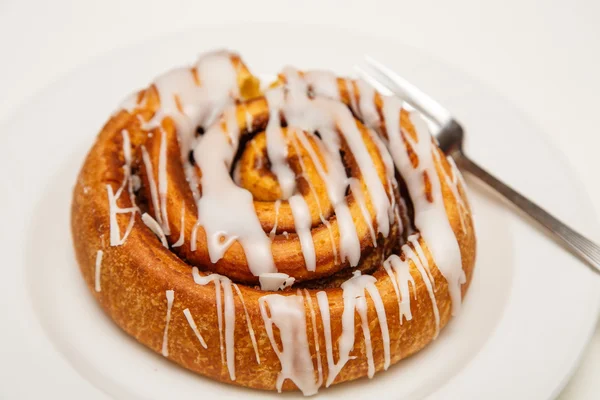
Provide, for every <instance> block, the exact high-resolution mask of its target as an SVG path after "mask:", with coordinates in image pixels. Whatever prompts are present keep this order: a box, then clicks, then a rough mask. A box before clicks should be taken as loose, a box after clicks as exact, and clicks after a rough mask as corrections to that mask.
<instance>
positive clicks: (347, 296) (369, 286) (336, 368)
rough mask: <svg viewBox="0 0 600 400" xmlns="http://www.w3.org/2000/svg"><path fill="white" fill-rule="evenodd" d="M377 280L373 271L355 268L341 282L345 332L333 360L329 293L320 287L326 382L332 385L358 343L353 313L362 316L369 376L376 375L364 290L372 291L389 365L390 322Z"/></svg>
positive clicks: (385, 364)
mask: <svg viewBox="0 0 600 400" xmlns="http://www.w3.org/2000/svg"><path fill="white" fill-rule="evenodd" d="M376 281H377V280H376V279H375V277H373V276H371V275H361V273H360V271H355V272H354V276H353V277H352V278H350V279H348V280H347V281H346V282H344V283H343V284H342V290H343V295H342V297H343V299H344V311H343V313H342V321H341V323H342V334H341V336H340V337H339V339H338V343H339V346H338V348H339V356H338V361H337V362H335V361H334V360H333V343H332V337H331V319H330V314H329V300H328V299H327V293H326V292H324V291H320V292H318V293H317V302H318V304H319V309H320V311H321V318H322V320H323V331H324V335H325V345H326V350H327V365H328V371H329V374H328V376H327V382H326V386H327V387H329V385H331V383H333V381H334V380H335V378H336V377H337V375H338V374H339V373H340V371H341V370H342V368H343V367H344V365H346V363H347V362H348V361H349V360H350V359H351V356H350V352H351V351H352V349H353V348H354V345H355V332H354V313H355V312H358V314H359V316H360V318H361V326H362V329H363V333H364V338H365V350H366V353H367V363H368V376H369V378H372V377H373V374H374V373H375V366H374V362H373V351H372V347H371V336H370V330H369V323H368V320H367V303H366V298H365V290H366V291H367V292H368V293H369V296H370V297H371V300H372V301H373V304H374V306H375V311H376V313H377V319H378V320H379V326H380V328H381V334H382V342H383V354H384V366H383V367H384V369H387V368H388V367H389V365H390V336H389V330H388V325H387V317H386V315H385V308H384V305H383V301H382V300H381V296H380V294H379V291H378V290H377V286H376V285H375V282H376Z"/></svg>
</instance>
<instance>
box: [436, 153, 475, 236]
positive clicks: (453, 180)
mask: <svg viewBox="0 0 600 400" xmlns="http://www.w3.org/2000/svg"><path fill="white" fill-rule="evenodd" d="M433 155H434V158H435V161H436V162H437V163H439V164H441V159H440V155H439V154H438V152H437V151H435V150H433ZM446 159H447V160H448V164H450V172H449V173H446V170H445V169H444V168H443V167H442V168H441V169H442V175H443V176H444V180H445V181H446V186H448V188H449V189H450V191H451V192H452V196H453V197H454V201H456V208H457V210H458V218H459V220H460V229H461V231H462V232H463V233H464V232H466V229H467V228H466V225H465V216H466V215H468V213H469V209H468V208H467V205H466V203H465V201H464V199H463V198H462V196H461V195H460V191H459V189H458V185H459V182H460V185H462V187H463V188H466V187H467V186H466V185H465V182H464V180H463V179H462V174H461V173H460V171H459V170H458V167H457V166H456V163H455V162H454V159H453V158H452V157H450V156H448V157H446Z"/></svg>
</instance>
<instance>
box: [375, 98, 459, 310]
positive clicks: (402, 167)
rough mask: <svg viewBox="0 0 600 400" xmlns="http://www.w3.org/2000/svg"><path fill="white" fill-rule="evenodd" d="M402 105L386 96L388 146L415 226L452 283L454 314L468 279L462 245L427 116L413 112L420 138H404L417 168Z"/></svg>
mask: <svg viewBox="0 0 600 400" xmlns="http://www.w3.org/2000/svg"><path fill="white" fill-rule="evenodd" d="M401 108H402V102H401V101H400V100H399V99H397V98H393V97H386V98H384V102H383V115H384V119H385V124H386V128H387V134H388V148H389V150H390V152H391V154H392V157H393V159H394V163H395V164H396V168H397V169H398V171H400V174H401V175H402V176H403V177H404V180H405V182H406V186H407V188H408V192H409V194H410V197H411V199H412V202H413V206H414V210H415V226H416V227H417V229H418V230H419V232H420V233H421V235H422V236H423V238H424V239H425V241H426V242H427V244H428V246H429V249H430V251H431V254H432V255H433V259H434V260H435V264H436V266H437V267H438V269H439V270H440V272H441V273H442V275H443V276H444V278H445V279H446V281H447V282H448V291H449V292H450V297H451V299H452V314H453V315H456V314H457V313H458V311H459V310H460V305H461V290H460V287H461V281H463V280H464V272H463V270H462V261H461V254H460V248H459V246H458V242H457V240H456V236H455V235H454V232H453V231H452V227H451V226H450V222H449V221H448V216H447V215H446V209H445V205H444V199H443V197H442V193H441V185H440V180H439V177H438V175H437V172H436V169H435V164H434V161H433V154H432V150H433V147H432V141H431V136H430V135H429V132H428V131H427V126H426V124H425V122H424V121H423V119H422V118H421V117H420V116H419V115H418V114H417V113H411V114H410V118H411V122H412V123H413V125H414V127H415V132H416V134H417V140H416V141H415V140H413V139H412V138H411V137H410V135H409V134H405V135H404V138H405V139H406V140H407V142H408V143H409V144H410V146H411V147H412V149H413V151H414V152H415V154H416V155H417V157H418V160H419V163H418V165H417V167H416V168H414V167H413V166H412V164H411V161H410V157H409V155H408V152H407V150H406V146H405V145H404V143H403V140H402V137H401V132H400V110H401ZM424 174H427V176H428V178H429V182H430V194H431V198H432V199H433V201H432V202H430V201H429V200H428V198H427V196H426V190H425V181H424ZM428 280H429V279H428Z"/></svg>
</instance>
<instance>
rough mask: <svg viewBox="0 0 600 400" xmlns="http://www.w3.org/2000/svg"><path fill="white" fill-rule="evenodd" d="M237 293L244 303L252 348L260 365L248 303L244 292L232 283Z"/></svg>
mask: <svg viewBox="0 0 600 400" xmlns="http://www.w3.org/2000/svg"><path fill="white" fill-rule="evenodd" d="M232 285H233V288H234V289H235V292H236V293H237V295H238V298H239V299H240V301H241V302H242V307H243V308H244V314H245V315H246V324H247V325H248V334H249V335H250V340H251V341H252V347H254V355H255V356H256V363H257V364H260V356H259V355H258V345H257V344H256V336H255V335H254V329H253V328H252V320H251V319H250V315H248V309H247V308H246V302H245V301H244V296H242V292H241V291H240V288H239V287H238V285H237V284H235V283H232Z"/></svg>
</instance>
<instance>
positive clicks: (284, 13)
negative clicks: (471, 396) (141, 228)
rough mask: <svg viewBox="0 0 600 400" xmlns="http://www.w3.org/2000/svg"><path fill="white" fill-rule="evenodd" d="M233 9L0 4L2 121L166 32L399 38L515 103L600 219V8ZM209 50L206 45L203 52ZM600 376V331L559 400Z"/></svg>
mask: <svg viewBox="0 0 600 400" xmlns="http://www.w3.org/2000/svg"><path fill="white" fill-rule="evenodd" d="M231 3H232V2H227V1H219V0H213V1H211V2H201V1H190V2H184V1H168V2H159V1H154V0H142V1H119V0H103V1H98V2H93V3H92V2H85V1H65V0H53V1H48V2H39V3H34V2H26V1H17V0H0V121H2V120H4V119H6V118H8V117H9V116H10V115H11V114H12V112H14V111H15V110H17V109H18V108H19V106H20V105H21V104H23V103H25V102H26V101H27V99H28V98H30V97H31V96H35V93H36V92H37V91H38V90H39V89H41V88H42V87H44V86H46V85H48V84H49V83H51V82H53V81H55V80H56V79H58V78H60V77H61V76H64V75H66V74H68V73H69V71H70V70H72V69H74V68H76V67H78V66H80V65H82V64H85V63H88V62H93V59H94V57H96V56H99V55H101V54H103V53H105V52H107V51H109V50H112V49H115V48H120V47H127V46H129V45H132V44H135V43H136V42H139V41H143V40H147V39H149V38H152V37H156V36H160V35H162V34H165V33H169V32H177V31H182V30H186V29H187V28H190V27H192V26H195V25H203V24H218V23H220V22H225V21H227V22H232V21H279V22H281V21H293V22H306V23H309V24H326V25H334V26H339V27H341V28H350V29H353V30H359V31H362V32H365V33H369V34H372V35H375V36H387V37H394V38H397V39H398V40H399V41H402V42H404V43H408V44H410V45H412V46H414V47H417V48H419V49H421V50H423V51H424V52H426V53H428V54H430V55H433V56H434V57H436V58H438V59H439V60H441V61H442V62H444V63H446V64H449V65H452V66H454V67H457V68H460V69H462V70H464V71H466V72H468V73H469V74H471V75H472V76H474V77H475V78H477V79H478V80H480V81H482V82H483V83H484V84H486V85H487V86H489V87H491V88H492V89H493V90H495V91H496V92H498V93H499V94H501V95H502V96H504V97H505V98H508V99H510V100H511V101H512V102H513V103H514V104H516V105H517V106H518V107H519V108H520V109H521V111H522V112H523V113H524V114H525V115H526V116H527V117H529V118H530V120H531V121H532V122H533V123H534V124H536V125H537V126H538V127H539V128H540V130H542V131H543V132H545V133H546V134H547V135H548V138H549V140H550V141H552V142H553V143H554V145H555V146H557V147H558V148H560V149H561V150H562V152H564V153H565V155H566V156H567V158H568V160H569V161H570V163H571V165H572V166H573V168H574V169H575V171H576V173H577V175H578V176H579V178H580V180H581V181H582V182H583V184H584V187H585V188H586V189H587V191H588V194H589V196H590V197H591V199H592V201H593V203H594V206H595V209H596V212H597V213H598V211H600V185H598V183H597V182H598V177H597V174H598V171H600V157H598V150H597V149H598V147H599V146H600V139H599V135H600V127H599V124H598V121H597V120H598V118H597V117H598V115H599V113H598V111H597V108H598V107H599V106H600V77H599V74H600V24H599V23H598V19H599V18H600V2H598V1H594V0H590V1H569V2H566V1H555V0H548V1H536V0H504V1H498V2H494V4H492V2H489V1H481V0H473V1H470V0H453V1H443V2H442V1H440V2H432V1H427V0H413V1H410V2H408V1H400V0H391V1H384V0H369V1H367V0H345V1H339V2H336V1H326V0H320V1H304V2H302V1H300V0H295V1H291V0H274V1H261V0H247V1H240V2H239V4H235V5H232V4H231ZM307 29H310V28H307ZM240 34H243V32H240ZM274 34H276V32H274ZM210 40H211V38H201V37H199V38H198V41H210ZM203 43H205V42H203ZM265 46H268V43H265ZM390 51H391V52H393V51H394V49H393V48H391V49H390ZM114 73H118V71H114ZM90 96H93V93H90ZM82 104H85V99H82ZM74 112H76V110H74ZM31 117H32V118H35V116H31ZM1 134H3V135H10V132H2V133H1ZM36 134H42V133H41V132H38V133H36V132H32V140H34V139H35V135H36ZM44 134H46V133H44ZM516 145H518V144H516ZM525 173H526V172H525ZM532 178H535V177H532ZM556 190H560V188H558V187H557V188H556ZM590 217H591V218H592V217H593V218H596V216H590ZM595 239H597V240H598V239H600V238H595ZM598 376H600V327H599V329H598V330H597V331H596V334H595V337H594V339H593V341H592V344H591V346H590V347H589V349H588V351H587V355H586V357H585V359H584V360H583V363H582V365H581V367H580V368H579V370H578V371H577V373H576V374H575V376H574V378H573V380H572V381H571V383H570V384H569V386H568V387H567V388H566V390H565V392H564V393H563V395H562V396H561V398H564V399H576V400H577V399H597V398H598V396H599V395H600V379H598Z"/></svg>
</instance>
